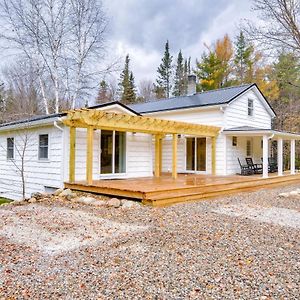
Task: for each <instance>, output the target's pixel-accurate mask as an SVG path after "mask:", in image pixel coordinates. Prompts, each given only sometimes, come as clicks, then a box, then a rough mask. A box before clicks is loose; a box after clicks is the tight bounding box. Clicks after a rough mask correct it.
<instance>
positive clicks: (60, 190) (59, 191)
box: [53, 189, 64, 196]
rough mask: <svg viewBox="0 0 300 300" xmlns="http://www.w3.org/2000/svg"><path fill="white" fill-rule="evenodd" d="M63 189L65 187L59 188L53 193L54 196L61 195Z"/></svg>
mask: <svg viewBox="0 0 300 300" xmlns="http://www.w3.org/2000/svg"><path fill="white" fill-rule="evenodd" d="M63 191H64V189H58V190H56V191H55V192H54V193H53V196H59V195H60V194H61V193H62V192H63Z"/></svg>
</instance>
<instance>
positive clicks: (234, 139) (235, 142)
mask: <svg viewBox="0 0 300 300" xmlns="http://www.w3.org/2000/svg"><path fill="white" fill-rule="evenodd" d="M232 147H237V136H233V137H232Z"/></svg>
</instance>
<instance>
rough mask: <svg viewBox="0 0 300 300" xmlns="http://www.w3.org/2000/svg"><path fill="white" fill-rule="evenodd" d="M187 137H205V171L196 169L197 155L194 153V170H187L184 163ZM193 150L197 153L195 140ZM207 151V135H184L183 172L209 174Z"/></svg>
mask: <svg viewBox="0 0 300 300" xmlns="http://www.w3.org/2000/svg"><path fill="white" fill-rule="evenodd" d="M187 138H194V139H197V138H205V139H206V143H205V144H206V147H205V171H197V156H196V155H195V161H194V164H195V170H187V164H186V154H187ZM194 151H195V152H196V153H197V142H196V140H195V146H194ZM208 151H209V142H208V139H207V137H205V136H203V137H201V136H186V137H185V139H184V170H185V171H184V172H185V173H188V174H189V173H191V174H209V169H208V167H209V165H208V164H209V162H208Z"/></svg>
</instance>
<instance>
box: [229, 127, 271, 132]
mask: <svg viewBox="0 0 300 300" xmlns="http://www.w3.org/2000/svg"><path fill="white" fill-rule="evenodd" d="M261 130H264V131H266V130H271V128H270V129H266V128H257V127H252V126H238V127H232V128H227V129H224V131H261Z"/></svg>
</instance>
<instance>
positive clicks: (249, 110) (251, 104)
mask: <svg viewBox="0 0 300 300" xmlns="http://www.w3.org/2000/svg"><path fill="white" fill-rule="evenodd" d="M253 110H254V107H253V100H252V99H248V116H253Z"/></svg>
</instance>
